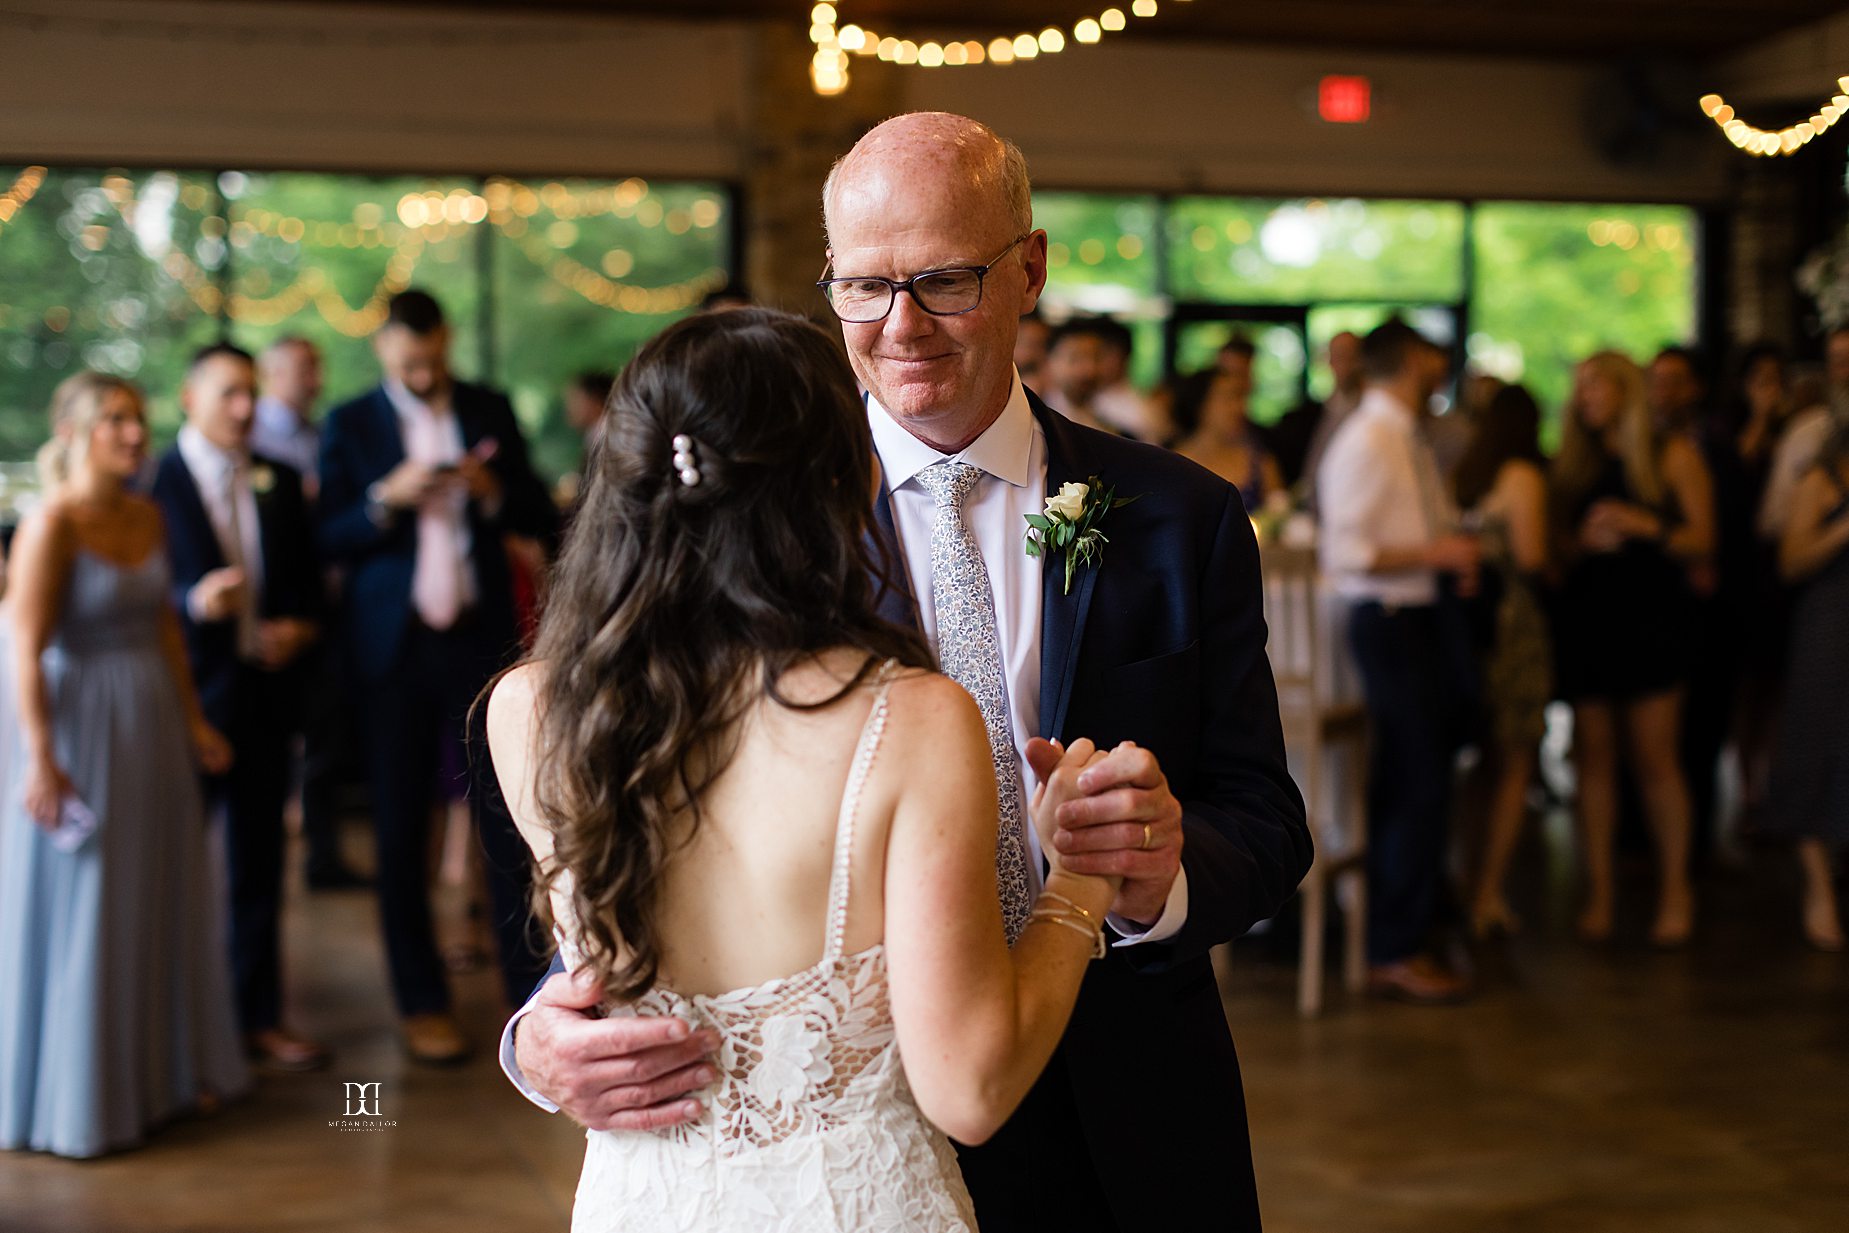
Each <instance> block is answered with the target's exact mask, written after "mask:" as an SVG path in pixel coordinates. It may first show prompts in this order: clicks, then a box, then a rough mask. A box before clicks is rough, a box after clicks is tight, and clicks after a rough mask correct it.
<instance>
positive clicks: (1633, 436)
mask: <svg viewBox="0 0 1849 1233" xmlns="http://www.w3.org/2000/svg"><path fill="white" fill-rule="evenodd" d="M1552 486H1553V508H1554V510H1555V511H1556V514H1557V516H1558V517H1559V519H1560V521H1559V524H1558V528H1559V534H1558V546H1559V554H1560V555H1559V560H1561V561H1562V562H1563V563H1564V565H1565V577H1564V579H1563V582H1562V586H1561V590H1560V595H1559V600H1558V606H1557V609H1556V614H1555V639H1556V644H1557V647H1558V674H1559V686H1560V693H1561V695H1562V696H1563V697H1565V698H1566V699H1567V700H1568V701H1569V702H1571V703H1572V704H1573V730H1574V747H1575V748H1574V755H1575V760H1576V763H1577V765H1578V769H1579V818H1580V830H1581V836H1582V842H1583V844H1584V849H1585V850H1584V854H1583V855H1584V859H1585V865H1586V881H1587V896H1586V906H1585V909H1584V911H1583V912H1582V913H1581V914H1580V918H1579V934H1580V936H1581V937H1582V938H1585V939H1586V940H1588V941H1603V940H1605V939H1606V938H1607V937H1609V936H1610V934H1611V928H1612V907H1613V899H1614V894H1613V876H1612V839H1613V835H1614V832H1615V831H1616V829H1617V817H1618V759H1619V757H1620V753H1619V751H1620V749H1622V750H1623V751H1624V753H1625V755H1628V758H1629V761H1630V770H1631V773H1632V776H1633V778H1634V779H1635V780H1636V783H1637V787H1638V790H1639V792H1640V794H1641V795H1642V797H1643V804H1644V811H1645V814H1646V816H1647V817H1648V819H1649V823H1650V830H1651V834H1652V837H1653V839H1654V840H1655V843H1656V856H1657V870H1658V877H1659V881H1658V889H1657V905H1656V916H1655V922H1654V924H1653V925H1652V927H1651V930H1650V938H1651V941H1652V942H1654V943H1655V944H1656V945H1658V946H1664V947H1673V946H1680V945H1682V944H1683V943H1684V942H1686V941H1687V940H1688V936H1689V933H1690V930H1691V929H1692V927H1693V924H1694V893H1693V891H1692V889H1691V888H1690V886H1689V878H1688V845H1689V794H1688V784H1687V781H1686V780H1685V779H1684V777H1683V774H1682V768H1681V765H1680V762H1679V759H1678V748H1679V743H1680V731H1679V727H1680V721H1681V708H1682V697H1683V692H1684V689H1685V687H1686V684H1687V681H1688V675H1689V668H1690V664H1689V656H1690V646H1689V641H1688V639H1689V624H1690V615H1691V609H1692V607H1693V593H1692V591H1691V590H1690V587H1689V579H1688V571H1689V569H1690V568H1691V567H1694V566H1699V565H1702V564H1704V563H1706V562H1707V561H1708V560H1709V559H1710V557H1711V555H1712V553H1713V550H1714V499H1713V494H1712V485H1711V483H1710V481H1709V478H1708V472H1707V468H1706V467H1705V466H1704V465H1703V463H1702V459H1701V453H1700V451H1699V450H1698V449H1697V448H1696V447H1695V445H1694V444H1693V443H1692V442H1691V441H1689V440H1688V439H1687V438H1686V437H1682V436H1669V435H1665V434H1661V433H1659V432H1658V431H1657V429H1656V428H1655V427H1654V426H1653V424H1652V422H1651V416H1650V412H1649V408H1648V407H1647V405H1646V404H1645V401H1644V379H1643V373H1642V371H1641V370H1640V369H1639V368H1638V367H1637V365H1636V364H1634V363H1632V362H1631V361H1630V360H1629V359H1627V358H1626V357H1624V356H1623V355H1620V354H1618V353H1617V352H1612V351H1606V352H1601V353H1599V354H1598V355H1595V356H1592V357H1591V358H1590V359H1588V360H1586V361H1585V362H1584V363H1583V364H1581V365H1580V366H1579V372H1578V374H1577V377H1576V380H1575V384H1574V392H1573V397H1572V399H1571V401H1570V402H1569V403H1568V405H1567V409H1566V415H1565V417H1564V423H1563V425H1562V434H1561V443H1560V455H1559V457H1558V458H1557V459H1556V460H1555V463H1554V467H1553V476H1552Z"/></svg>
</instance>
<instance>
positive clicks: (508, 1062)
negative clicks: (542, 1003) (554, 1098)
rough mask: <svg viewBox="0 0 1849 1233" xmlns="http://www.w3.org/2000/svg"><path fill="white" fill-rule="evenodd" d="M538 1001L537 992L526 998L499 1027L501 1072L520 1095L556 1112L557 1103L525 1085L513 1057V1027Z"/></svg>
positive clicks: (547, 1110) (557, 1109)
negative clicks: (504, 1023)
mask: <svg viewBox="0 0 1849 1233" xmlns="http://www.w3.org/2000/svg"><path fill="white" fill-rule="evenodd" d="M538 1001H539V995H538V994H534V995H533V996H532V997H531V998H529V999H527V1004H526V1005H525V1006H522V1007H521V1008H520V1009H519V1010H516V1011H515V1012H514V1017H513V1018H511V1019H509V1020H508V1021H507V1026H506V1027H504V1028H502V1029H501V1073H502V1074H504V1075H506V1076H507V1081H508V1082H509V1083H511V1084H513V1085H514V1087H515V1088H516V1089H517V1090H518V1091H519V1093H520V1094H521V1095H522V1096H524V1097H526V1098H527V1099H528V1100H530V1101H532V1102H533V1103H534V1104H536V1105H538V1106H539V1107H540V1108H542V1109H544V1110H545V1111H546V1112H547V1113H557V1112H558V1111H559V1107H558V1106H557V1105H555V1104H553V1103H552V1102H551V1101H550V1100H547V1099H546V1098H545V1097H544V1096H541V1095H540V1094H539V1093H538V1092H536V1091H534V1090H533V1089H532V1088H531V1087H529V1086H527V1081H526V1076H525V1075H524V1074H522V1073H520V1063H519V1061H517V1060H516V1059H515V1057H514V1029H515V1028H517V1027H519V1026H520V1021H521V1020H522V1019H524V1018H526V1016H527V1015H528V1014H529V1013H530V1012H531V1011H532V1009H533V1006H534V1004H535V1003H537V1002H538Z"/></svg>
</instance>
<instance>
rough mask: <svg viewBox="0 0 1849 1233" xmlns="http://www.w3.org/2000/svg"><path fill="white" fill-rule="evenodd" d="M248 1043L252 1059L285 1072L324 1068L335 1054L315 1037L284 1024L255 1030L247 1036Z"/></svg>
mask: <svg viewBox="0 0 1849 1233" xmlns="http://www.w3.org/2000/svg"><path fill="white" fill-rule="evenodd" d="M245 1047H246V1049H247V1050H248V1051H249V1053H250V1060H251V1061H253V1062H255V1063H256V1064H257V1067H258V1069H260V1070H275V1071H282V1072H284V1073H285V1074H303V1073H306V1072H308V1071H311V1070H320V1069H321V1068H322V1067H324V1066H326V1065H327V1064H328V1063H329V1062H330V1061H332V1060H333V1056H334V1055H333V1054H331V1053H329V1052H328V1051H327V1050H326V1049H325V1048H323V1047H322V1046H320V1045H317V1044H316V1043H315V1042H314V1041H312V1040H309V1039H308V1038H306V1037H304V1036H297V1035H296V1034H295V1033H294V1032H289V1031H285V1030H284V1029H282V1028H268V1029H266V1030H264V1031H261V1032H252V1033H251V1034H250V1035H249V1036H248V1037H247V1038H246V1039H245Z"/></svg>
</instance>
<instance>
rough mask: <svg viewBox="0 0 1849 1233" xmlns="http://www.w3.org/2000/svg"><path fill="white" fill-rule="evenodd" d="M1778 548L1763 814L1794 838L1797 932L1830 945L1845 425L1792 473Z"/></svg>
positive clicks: (1836, 932) (1841, 826)
mask: <svg viewBox="0 0 1849 1233" xmlns="http://www.w3.org/2000/svg"><path fill="white" fill-rule="evenodd" d="M1778 557H1779V569H1780V572H1781V573H1782V574H1783V575H1784V577H1785V579H1786V581H1788V582H1790V583H1792V584H1793V585H1794V586H1795V587H1796V588H1797V592H1796V594H1795V596H1794V597H1793V603H1792V611H1791V659H1790V664H1789V671H1788V672H1787V674H1786V685H1785V705H1784V710H1783V713H1782V714H1781V715H1780V717H1779V730H1778V746H1777V752H1776V755H1775V756H1774V759H1773V762H1772V797H1771V805H1772V808H1771V811H1770V817H1769V818H1768V823H1769V828H1770V829H1773V830H1777V831H1779V832H1781V833H1784V834H1787V835H1791V836H1793V837H1795V838H1796V839H1797V841H1798V857H1799V860H1800V863H1801V864H1802V865H1803V867H1804V936H1805V937H1806V938H1807V939H1809V941H1810V943H1811V945H1813V946H1815V947H1817V948H1818V949H1819V950H1830V951H1836V950H1841V949H1843V926H1842V920H1841V918H1840V917H1839V916H1838V914H1837V909H1836V893H1835V888H1834V887H1832V886H1831V884H1830V857H1831V852H1832V850H1833V849H1835V850H1840V849H1841V848H1842V846H1843V845H1844V844H1845V843H1849V729H1846V728H1845V727H1844V725H1843V718H1842V714H1843V699H1844V697H1846V696H1849V432H1846V431H1843V430H1838V431H1837V432H1836V433H1835V434H1833V436H1832V438H1831V440H1830V442H1829V444H1827V445H1826V446H1825V447H1824V450H1823V453H1822V455H1821V456H1820V457H1819V458H1818V460H1817V465H1816V466H1814V467H1812V468H1811V469H1810V471H1808V472H1807V473H1806V474H1805V476H1804V478H1803V479H1802V480H1801V481H1799V483H1798V488H1797V492H1796V493H1795V495H1794V498H1793V500H1792V506H1791V519H1790V521H1788V522H1787V523H1786V524H1785V534H1784V538H1783V540H1782V541H1781V542H1780V544H1779V554H1778Z"/></svg>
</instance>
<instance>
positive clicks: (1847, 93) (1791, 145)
mask: <svg viewBox="0 0 1849 1233" xmlns="http://www.w3.org/2000/svg"><path fill="white" fill-rule="evenodd" d="M1836 89H1837V90H1838V93H1837V94H1836V95H1835V96H1834V97H1833V98H1831V99H1830V101H1829V102H1827V103H1825V104H1824V105H1823V106H1821V107H1819V108H1818V109H1817V110H1816V111H1815V112H1813V113H1812V114H1811V117H1810V119H1808V120H1800V121H1798V122H1797V123H1796V124H1788V125H1786V126H1785V127H1784V128H1781V129H1779V130H1778V131H1776V132H1773V131H1771V130H1769V129H1763V128H1758V127H1756V126H1754V125H1751V124H1748V123H1747V122H1746V121H1744V120H1742V119H1740V118H1739V117H1738V116H1737V115H1735V114H1734V110H1733V108H1732V107H1730V106H1729V105H1728V103H1727V100H1726V99H1724V98H1722V97H1721V96H1720V95H1718V94H1704V95H1702V96H1701V102H1700V107H1701V111H1702V114H1703V115H1705V116H1707V117H1708V119H1710V120H1712V121H1714V124H1715V127H1716V128H1718V129H1720V130H1721V132H1723V133H1725V134H1726V136H1727V140H1729V141H1731V142H1733V144H1734V145H1735V146H1736V147H1737V148H1739V149H1742V150H1745V151H1746V152H1747V153H1748V154H1751V155H1754V156H1756V157H1760V158H1764V157H1768V156H1770V155H1779V154H1794V153H1796V152H1797V151H1798V150H1799V149H1801V148H1802V147H1804V146H1807V145H1809V144H1810V143H1811V142H1812V141H1814V140H1816V139H1817V138H1818V137H1821V136H1822V135H1823V134H1824V133H1827V132H1829V131H1830V129H1831V128H1833V127H1835V124H1836V122H1837V121H1838V120H1840V119H1842V118H1843V113H1844V112H1849V76H1844V77H1838V78H1837V79H1836Z"/></svg>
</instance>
